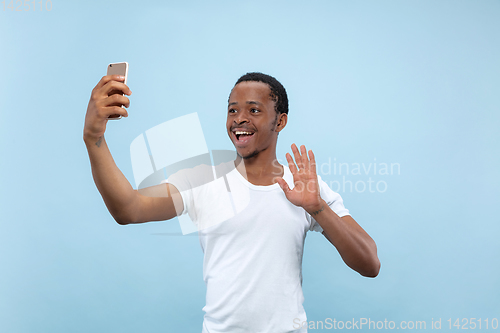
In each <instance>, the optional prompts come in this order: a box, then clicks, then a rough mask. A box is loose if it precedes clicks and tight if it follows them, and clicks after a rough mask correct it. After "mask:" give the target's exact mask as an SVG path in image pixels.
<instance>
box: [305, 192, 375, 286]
mask: <svg viewBox="0 0 500 333" xmlns="http://www.w3.org/2000/svg"><path fill="white" fill-rule="evenodd" d="M310 214H311V216H312V217H313V218H314V219H315V220H316V221H317V222H318V223H319V225H320V226H321V227H322V228H323V234H324V235H325V236H326V238H328V240H329V241H330V242H331V243H332V244H333V245H334V246H335V247H336V248H337V250H338V251H339V254H340V256H341V257H342V259H343V260H344V262H345V263H346V264H347V265H348V266H349V267H351V268H352V269H353V270H355V271H357V272H358V273H360V274H361V275H363V276H368V277H375V276H377V274H378V271H379V268H380V261H379V259H378V256H377V246H376V245H375V242H374V241H373V239H372V238H371V237H370V236H369V235H368V234H367V233H366V232H365V231H364V230H363V228H361V227H360V226H359V224H357V223H356V221H354V219H353V218H352V217H351V216H349V215H348V216H345V217H343V218H340V217H339V216H338V215H337V214H336V213H335V212H334V211H333V210H332V209H331V208H330V207H329V206H328V204H327V203H326V202H325V201H324V200H322V202H321V205H320V206H318V207H317V208H316V209H314V211H311V212H310Z"/></svg>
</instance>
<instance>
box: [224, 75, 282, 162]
mask: <svg viewBox="0 0 500 333" xmlns="http://www.w3.org/2000/svg"><path fill="white" fill-rule="evenodd" d="M270 94H271V89H270V88H269V86H268V85H267V84H266V83H263V82H256V81H244V82H240V83H238V84H237V85H236V86H235V87H234V88H233V90H232V91H231V95H230V96H229V104H228V113H227V122H226V128H227V132H228V135H229V137H230V139H231V141H232V142H233V144H234V146H235V148H236V151H237V152H238V155H240V156H241V157H243V158H250V157H254V156H256V155H257V154H259V153H260V152H261V151H264V150H266V149H267V148H269V146H271V145H276V140H277V136H278V132H279V131H281V129H282V128H283V127H284V124H283V121H281V120H282V118H284V117H285V118H286V115H285V114H283V115H278V113H277V112H276V111H275V102H274V101H273V100H272V99H271V96H270ZM284 123H285V124H286V121H285V122H284Z"/></svg>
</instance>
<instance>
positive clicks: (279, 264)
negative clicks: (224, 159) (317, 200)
mask: <svg viewBox="0 0 500 333" xmlns="http://www.w3.org/2000/svg"><path fill="white" fill-rule="evenodd" d="M230 163H231V164H226V167H227V166H229V169H227V170H231V169H232V170H231V171H229V172H228V173H227V174H226V175H225V177H220V178H216V179H215V181H213V182H210V183H208V184H205V185H202V186H197V187H194V186H193V185H192V183H193V179H192V177H187V176H186V174H185V173H183V172H182V171H180V172H178V173H176V174H174V175H172V176H171V177H169V179H168V180H167V181H164V182H168V183H170V184H172V185H174V186H175V187H176V188H177V189H180V193H181V196H182V199H183V202H184V210H183V214H186V213H187V214H189V216H190V217H191V219H192V221H193V222H194V223H195V224H197V225H198V230H199V231H198V235H199V239H200V243H201V247H202V250H203V253H204V262H203V278H204V280H205V283H206V285H207V295H206V305H205V307H204V308H203V310H204V311H205V317H204V322H203V332H204V333H226V332H228V333H229V332H230V333H240V332H241V333H243V332H245V333H247V332H252V333H264V332H272V333H278V332H307V329H306V328H303V329H297V327H298V325H297V323H298V322H300V323H302V322H304V321H306V320H307V318H306V314H305V311H304V308H303V306H302V303H303V301H304V296H303V293H302V252H303V249H304V240H305V237H306V232H307V231H308V230H314V231H319V232H321V231H323V230H322V228H321V226H320V225H319V224H318V223H317V222H316V221H315V220H314V219H313V218H312V217H311V216H310V215H309V214H308V213H307V212H306V211H305V210H304V209H303V208H301V207H297V206H295V205H293V204H292V203H290V202H289V201H288V200H287V199H286V197H285V194H284V193H283V191H282V190H281V188H280V187H279V185H278V184H277V183H276V184H273V185H270V186H256V185H253V184H251V183H250V182H248V181H247V180H246V179H245V178H244V177H243V176H242V175H241V174H240V173H239V172H238V170H236V169H235V168H234V163H233V162H230ZM231 166H232V168H231ZM218 167H219V166H218ZM207 168H213V167H210V166H200V167H196V168H194V169H191V174H193V170H194V174H200V172H199V171H200V170H205V171H206V170H207ZM213 170H215V169H213ZM201 173H204V172H201ZM283 178H284V180H285V181H286V182H287V183H288V185H289V186H290V188H293V176H292V174H291V172H290V169H289V168H288V167H286V166H284V176H283ZM318 180H319V184H320V195H321V197H322V198H323V199H324V200H325V201H326V202H327V203H328V205H329V206H330V207H331V208H332V210H333V211H334V212H336V213H337V215H339V216H340V217H342V216H345V215H349V211H348V210H347V209H346V208H345V207H344V205H343V202H342V198H341V197H340V195H339V194H338V193H335V192H333V191H332V190H331V189H330V188H329V187H328V185H327V184H326V183H325V182H324V181H322V180H321V178H320V177H319V176H318ZM190 183H191V185H190ZM194 183H196V180H195V181H194ZM202 183H203V181H202ZM205 183H206V182H205ZM193 187H194V188H193ZM228 198H229V201H228ZM219 202H224V204H218V203H219ZM217 215H219V217H218V218H217V217H216V216H217ZM207 216H208V218H206V217H207ZM220 216H223V218H220ZM209 220H217V221H216V223H210V221H209Z"/></svg>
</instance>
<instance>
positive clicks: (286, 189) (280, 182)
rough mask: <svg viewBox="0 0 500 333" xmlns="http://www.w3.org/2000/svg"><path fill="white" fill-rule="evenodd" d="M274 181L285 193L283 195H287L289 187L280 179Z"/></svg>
mask: <svg viewBox="0 0 500 333" xmlns="http://www.w3.org/2000/svg"><path fill="white" fill-rule="evenodd" d="M276 181H277V182H278V184H279V186H280V187H281V189H282V190H283V192H285V195H288V192H290V187H288V184H287V183H286V181H285V180H284V179H283V178H281V177H277V178H276Z"/></svg>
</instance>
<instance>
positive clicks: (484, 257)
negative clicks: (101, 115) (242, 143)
mask: <svg viewBox="0 0 500 333" xmlns="http://www.w3.org/2000/svg"><path fill="white" fill-rule="evenodd" d="M45 3H46V2H45V1H44V2H43V5H45ZM7 4H8V2H7ZM15 6H17V5H15ZM37 6H38V7H37V8H36V10H35V11H29V12H25V11H20V12H16V11H15V10H11V9H9V8H5V10H2V11H0V31H1V33H0V43H1V44H0V50H1V52H0V64H1V66H0V94H1V95H0V96H1V98H0V116H1V120H0V161H1V162H0V168H1V169H0V171H1V172H0V182H1V183H0V186H1V192H0V267H1V273H0V331H2V332H15V333H18V332H200V331H201V323H202V320H203V312H202V310H201V309H202V307H203V305H204V297H205V286H204V282H203V280H202V252H201V249H200V246H199V242H198V239H197V237H193V236H175V235H172V233H177V232H179V231H180V228H179V225H178V223H177V221H175V220H174V221H167V222H155V223H147V224H142V225H129V226H120V225H118V224H117V223H116V222H114V220H113V218H112V217H111V215H110V214H109V213H108V212H107V210H106V207H105V205H104V203H103V201H102V199H101V197H100V195H99V193H98V191H97V189H96V187H95V185H94V183H93V179H92V175H91V170H90V163H89V160H88V155H87V152H86V149H85V145H84V143H83V140H82V131H83V122H84V117H85V112H86V107H87V103H88V99H89V96H90V92H91V90H92V88H93V87H94V86H95V84H96V83H97V82H98V81H99V79H100V78H101V76H102V75H105V72H106V66H107V64H108V63H110V62H119V61H128V62H129V64H130V69H129V77H128V83H129V86H130V88H131V90H132V91H133V94H132V96H131V106H130V108H129V114H130V116H129V117H128V118H126V119H122V120H119V121H113V122H109V123H108V128H107V132H106V139H107V141H108V145H109V147H110V150H111V152H112V154H113V157H114V159H115V161H116V163H117V165H118V167H119V168H120V169H121V170H122V171H123V173H124V174H125V176H126V177H127V178H128V179H129V181H131V182H132V183H133V174H132V169H131V162H130V153H129V147H130V143H131V142H132V140H133V139H134V138H135V137H136V136H138V135H139V134H140V133H143V132H144V131H146V130H147V129H149V128H151V127H153V126H155V125H158V124H160V123H162V122H164V121H167V120H169V119H173V118H176V117H178V116H181V115H184V114H188V113H191V112H197V113H198V115H199V117H200V121H201V124H202V126H203V129H204V134H205V138H206V141H207V144H208V148H209V149H230V148H232V144H231V142H230V141H229V139H228V138H227V135H226V133H225V117H226V108H227V97H228V94H229V92H230V89H231V88H232V86H233V84H234V82H235V81H236V79H237V78H238V77H239V76H240V75H242V74H244V73H246V72H248V71H261V72H264V73H268V74H271V75H273V76H275V77H277V78H278V79H279V80H280V81H281V82H282V83H283V85H284V86H285V87H286V89H287V91H288V94H289V100H290V115H289V123H288V125H287V128H286V129H285V130H284V131H283V132H282V134H281V135H280V138H279V142H278V145H279V148H278V155H279V157H280V159H282V160H284V154H285V153H286V152H287V151H289V147H290V144H291V143H293V142H296V143H297V144H305V145H306V146H307V147H308V148H310V149H313V151H314V152H315V154H316V156H317V161H318V163H319V164H321V163H328V161H331V163H332V166H333V163H334V161H336V162H337V163H348V164H349V165H351V166H352V165H353V163H360V164H361V163H364V164H365V165H366V166H367V167H368V165H369V164H370V163H398V164H399V166H400V172H397V173H393V174H389V175H379V174H370V175H366V174H364V173H363V174H361V175H352V174H349V175H345V176H346V179H347V180H349V181H352V183H353V184H354V183H355V182H357V181H362V182H367V181H368V180H369V177H371V179H372V180H374V181H384V182H385V183H386V184H387V190H386V191H383V192H382V191H375V192H370V191H368V190H365V191H356V190H355V189H354V190H352V191H350V190H346V191H339V192H340V193H341V195H342V197H343V198H344V203H345V205H346V207H347V208H348V209H349V210H350V211H351V214H352V215H353V217H354V218H355V219H356V220H357V221H358V222H359V223H360V224H361V225H362V226H363V227H364V228H365V230H366V231H367V232H368V233H369V234H370V235H371V236H372V237H373V238H374V239H375V241H376V242H377V245H378V251H379V252H378V253H379V257H380V260H381V262H382V268H381V271H380V274H379V276H378V277H377V278H375V279H369V278H363V277H361V276H359V275H358V274H357V273H356V272H354V271H352V270H350V269H349V268H348V267H347V266H346V265H345V264H344V263H343V262H342V260H341V258H340V256H339V255H338V253H337V252H336V250H335V248H334V247H333V246H331V245H330V244H329V243H328V242H327V241H326V239H324V237H323V236H321V235H320V234H317V233H310V234H309V235H308V237H307V240H306V247H305V254H304V262H303V276H304V282H303V287H304V293H305V299H306V300H305V304H304V306H305V308H306V311H307V314H308V319H309V320H314V321H324V320H325V319H326V318H335V319H336V320H343V321H347V320H351V319H353V318H354V319H355V320H357V319H359V318H370V320H372V321H383V320H384V319H387V320H392V321H395V322H396V325H398V324H399V322H400V321H402V320H405V321H416V320H424V321H426V325H427V326H426V327H427V330H428V331H429V330H431V321H432V320H437V319H438V318H442V326H443V329H442V330H443V331H446V330H447V327H448V321H447V320H448V318H452V321H453V322H454V321H455V319H456V318H460V319H461V318H482V319H483V320H484V319H487V318H489V320H490V322H491V320H492V318H498V319H500V301H499V300H498V299H499V296H500V287H499V282H500V281H499V278H498V276H500V265H499V263H498V257H499V254H500V242H498V236H499V234H500V226H499V222H500V220H499V217H498V205H499V203H500V200H499V199H500V197H499V194H498V190H497V189H498V188H499V185H500V175H499V168H500V151H499V139H500V136H499V134H498V129H499V125H500V124H499V123H500V122H499V120H500V112H499V111H500V107H499V99H498V94H499V88H500V61H499V59H500V19H499V17H500V2H499V1H474V2H473V1H309V2H305V1H302V2H299V1H282V2H264V1H240V2H235V1H184V2H180V1H175V2H174V1H165V2H160V1H147V2H139V1H99V2H98V1H85V2H83V1H79V2H77V1H73V2H70V1H62V0H54V1H53V2H52V9H51V11H47V10H46V8H44V9H43V11H40V10H39V6H40V5H39V4H38V3H37ZM0 9H1V8H0ZM322 176H323V178H324V179H325V180H326V181H327V182H332V181H335V180H337V181H341V182H342V176H344V174H342V175H340V174H333V172H332V173H329V174H323V175H322ZM359 188H360V187H359ZM359 188H358V189H359ZM270 255H271V254H270ZM461 323H463V322H461ZM454 329H456V328H454ZM483 330H484V321H483ZM499 330H500V329H499ZM318 331H320V330H318ZM325 331H326V330H325ZM490 331H491V326H490Z"/></svg>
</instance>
